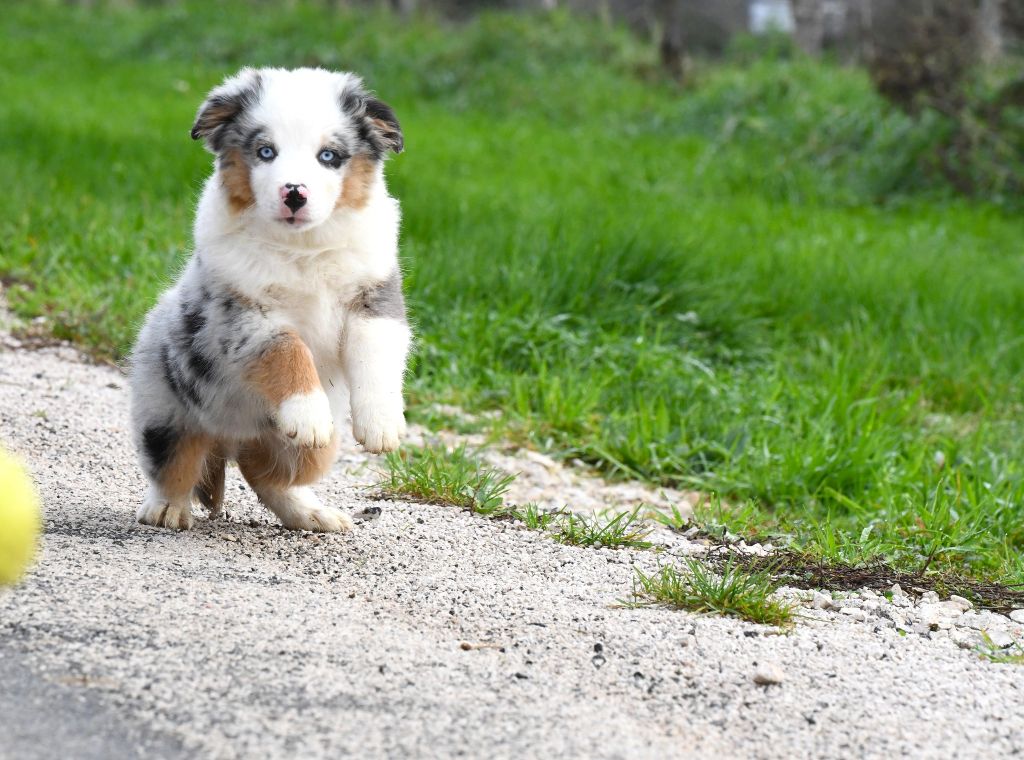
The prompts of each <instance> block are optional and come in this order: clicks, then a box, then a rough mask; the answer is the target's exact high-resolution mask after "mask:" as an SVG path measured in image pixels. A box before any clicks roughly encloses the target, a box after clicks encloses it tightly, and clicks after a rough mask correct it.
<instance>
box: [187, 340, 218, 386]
mask: <svg viewBox="0 0 1024 760" xmlns="http://www.w3.org/2000/svg"><path fill="white" fill-rule="evenodd" d="M188 367H189V369H190V370H192V374H194V375H195V376H196V377H197V378H199V379H200V380H209V379H210V375H212V374H213V362H212V361H211V360H210V358H209V357H208V356H207V355H206V354H204V353H203V352H201V351H199V350H197V349H196V348H195V346H193V347H192V350H191V351H190V352H189V354H188Z"/></svg>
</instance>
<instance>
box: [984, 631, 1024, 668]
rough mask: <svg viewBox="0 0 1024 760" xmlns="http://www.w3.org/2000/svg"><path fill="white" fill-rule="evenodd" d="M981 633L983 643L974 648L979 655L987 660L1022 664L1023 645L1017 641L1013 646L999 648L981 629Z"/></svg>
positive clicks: (1023, 657)
mask: <svg viewBox="0 0 1024 760" xmlns="http://www.w3.org/2000/svg"><path fill="white" fill-rule="evenodd" d="M981 635H982V638H983V639H984V643H983V644H982V645H981V646H980V647H978V648H977V649H976V650H975V651H976V652H977V653H978V656H979V657H981V658H983V659H985V660H988V661H989V662H997V663H1002V664H1006V665H1024V646H1021V645H1020V643H1019V642H1014V644H1013V646H1011V647H1008V648H1006V649H1000V648H999V647H997V646H996V645H995V644H994V643H993V642H992V639H991V638H989V635H988V634H987V633H985V632H984V631H982V634H981Z"/></svg>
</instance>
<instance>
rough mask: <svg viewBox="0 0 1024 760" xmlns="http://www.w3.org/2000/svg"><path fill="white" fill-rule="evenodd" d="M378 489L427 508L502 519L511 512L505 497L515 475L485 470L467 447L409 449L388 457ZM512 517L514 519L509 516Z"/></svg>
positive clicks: (415, 447) (413, 447)
mask: <svg viewBox="0 0 1024 760" xmlns="http://www.w3.org/2000/svg"><path fill="white" fill-rule="evenodd" d="M385 464H386V467H387V471H386V472H385V473H383V474H384V479H383V480H382V481H381V482H380V484H379V488H380V490H381V492H382V494H383V495H384V496H387V497H390V498H402V499H409V500H411V501H420V502H425V503H428V504H449V505H451V506H455V507H462V508H463V509H468V510H469V511H470V512H478V513H480V514H482V515H485V516H487V517H501V516H505V513H507V512H508V511H509V508H508V507H507V506H506V505H505V502H504V496H505V494H506V493H508V488H509V486H510V485H511V483H512V481H513V480H515V476H514V475H506V474H505V473H503V472H500V471H499V470H495V469H493V468H490V467H485V466H483V465H482V464H481V463H480V461H479V460H477V459H476V458H475V457H473V456H472V455H471V454H469V453H468V452H467V451H466V446H465V445H462V446H459V447H458V448H456V449H454V450H452V451H448V449H447V448H445V446H444V445H441V444H438V445H433V446H422V447H417V446H410V447H406V448H403V449H402V450H401V451H398V452H394V453H391V454H388V456H387V459H386V460H385ZM509 516H511V515H509Z"/></svg>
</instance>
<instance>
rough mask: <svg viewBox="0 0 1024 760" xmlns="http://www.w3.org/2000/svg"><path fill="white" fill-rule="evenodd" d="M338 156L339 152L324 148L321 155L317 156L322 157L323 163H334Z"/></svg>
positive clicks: (321, 161)
mask: <svg viewBox="0 0 1024 760" xmlns="http://www.w3.org/2000/svg"><path fill="white" fill-rule="evenodd" d="M337 157H338V154H337V153H335V152H334V151H333V150H322V151H320V155H319V156H317V158H318V159H320V163H322V164H331V163H334V160H335V159H336V158H337Z"/></svg>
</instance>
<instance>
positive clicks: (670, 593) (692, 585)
mask: <svg viewBox="0 0 1024 760" xmlns="http://www.w3.org/2000/svg"><path fill="white" fill-rule="evenodd" d="M634 573H635V574H634V577H633V602H632V604H633V605H637V606H642V605H661V606H665V607H674V608H676V609H682V610H690V611H692V612H714V613H718V614H720V615H730V616H732V617H738V618H742V619H743V620H748V621H750V622H752V623H763V624H765V625H776V626H780V627H783V626H789V625H791V624H792V622H793V605H791V604H790V603H789V602H785V601H782V600H780V599H778V598H776V597H775V596H774V594H775V592H776V591H777V590H778V587H779V584H778V583H776V582H775V581H774V580H772V577H771V576H770V575H769V574H768V573H767V572H758V573H747V572H744V571H743V570H741V569H739V568H738V567H736V566H734V565H731V564H730V565H725V566H723V567H721V568H718V569H717V570H716V571H714V572H713V571H712V570H711V569H710V568H709V567H708V566H707V565H705V564H703V563H701V562H698V561H696V560H692V559H691V560H687V561H686V571H685V572H680V571H679V570H677V569H676V568H675V567H674V566H672V565H666V566H665V567H663V568H661V570H660V571H658V572H657V573H655V574H653V575H645V574H644V573H643V572H642V571H641V570H634Z"/></svg>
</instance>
